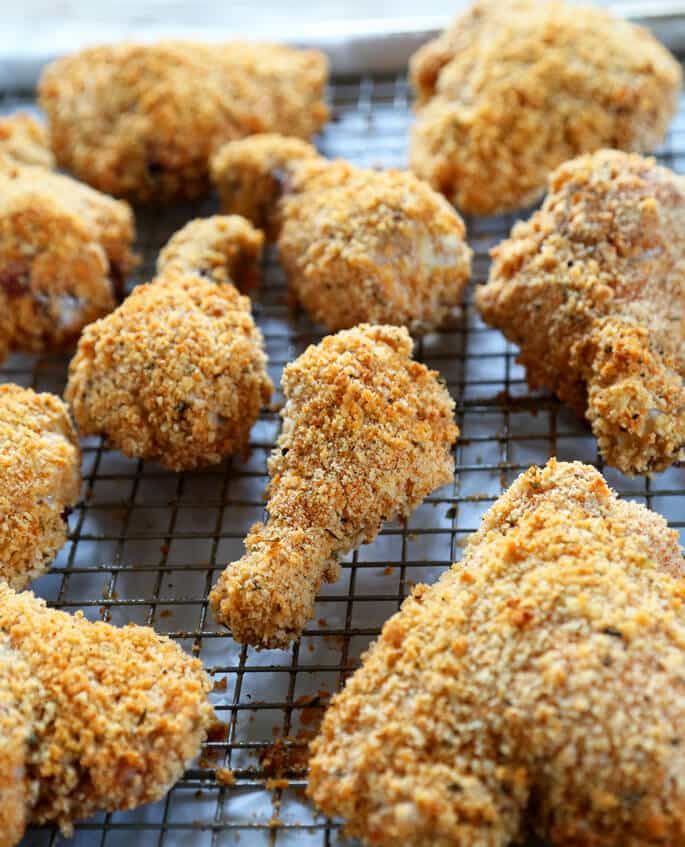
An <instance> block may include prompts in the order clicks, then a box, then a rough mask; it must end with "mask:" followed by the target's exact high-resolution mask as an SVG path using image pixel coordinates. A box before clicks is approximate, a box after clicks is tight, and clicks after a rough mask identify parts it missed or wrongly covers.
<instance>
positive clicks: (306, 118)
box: [39, 41, 328, 202]
mask: <svg viewBox="0 0 685 847" xmlns="http://www.w3.org/2000/svg"><path fill="white" fill-rule="evenodd" d="M327 75H328V68H327V61H326V58H325V56H324V55H323V53H320V52H319V51H317V50H295V49H292V48H289V47H281V46H278V45H275V44H257V43H240V42H233V43H226V44H201V43H192V42H183V41H161V42H159V43H157V44H150V45H142V44H115V45H105V46H100V47H95V48H91V49H87V50H82V51H80V52H78V53H75V54H73V55H71V56H66V57H64V58H61V59H58V60H57V61H56V62H53V63H52V64H51V65H50V66H49V67H48V68H47V69H46V71H45V72H44V73H43V77H42V79H41V82H40V87H39V92H40V104H41V106H42V108H43V109H44V110H45V112H46V114H47V116H48V121H49V127H50V138H51V142H52V146H53V150H54V152H55V155H56V156H57V160H58V162H59V164H60V165H62V166H63V167H65V168H67V169H69V170H71V171H73V172H74V173H75V174H76V176H78V177H79V179H83V180H84V181H85V182H88V183H90V184H91V185H93V186H95V187H96V188H99V189H100V190H101V191H106V192H107V193H108V194H114V195H116V196H121V197H127V198H129V199H133V200H136V201H144V202H145V201H149V200H152V199H158V200H160V199H161V200H172V199H175V198H178V197H191V198H192V197H197V196H199V195H201V194H204V193H205V192H206V191H207V189H208V188H209V179H208V161H209V157H210V155H211V153H212V152H213V151H214V150H215V149H216V148H217V147H218V146H219V145H221V144H223V143H224V142H226V141H229V140H231V139H235V138H242V137H243V136H245V135H249V134H251V133H255V132H282V133H284V134H287V135H293V136H297V137H300V138H309V137H310V136H312V135H313V134H314V133H315V132H316V131H317V130H318V129H319V128H320V127H321V126H322V125H323V124H324V123H325V122H326V120H327V118H328V109H327V108H326V106H325V104H324V102H323V100H322V97H323V93H324V88H325V86H326V81H327Z"/></svg>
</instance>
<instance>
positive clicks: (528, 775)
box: [309, 460, 685, 847]
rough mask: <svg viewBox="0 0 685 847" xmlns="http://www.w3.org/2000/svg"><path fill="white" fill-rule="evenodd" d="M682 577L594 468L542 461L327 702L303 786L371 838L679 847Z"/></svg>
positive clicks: (682, 807)
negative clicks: (528, 838)
mask: <svg viewBox="0 0 685 847" xmlns="http://www.w3.org/2000/svg"><path fill="white" fill-rule="evenodd" d="M684 573H685V569H684V563H683V557H682V553H681V551H680V550H679V547H678V541H677V533H675V532H674V531H672V530H669V529H668V527H667V526H666V522H665V521H664V520H663V518H661V517H660V516H659V515H656V514H654V513H652V512H650V511H648V510H647V509H645V508H644V507H643V506H640V505H638V504H636V503H628V502H621V501H619V500H617V498H616V495H615V494H614V492H612V491H611V490H610V489H609V488H608V487H607V485H606V483H605V482H604V480H603V479H602V477H601V476H600V474H599V473H598V472H597V471H596V470H594V468H591V467H589V466H587V465H582V464H580V463H578V462H575V463H571V464H564V463H558V464H557V463H556V461H554V460H552V461H551V462H550V463H549V464H548V465H547V467H546V468H544V469H539V468H531V469H530V470H529V471H527V472H526V473H525V474H523V475H522V476H520V477H519V479H518V480H517V481H516V482H515V483H514V484H513V485H512V487H511V488H510V489H509V491H508V492H507V493H506V494H505V495H504V496H503V497H501V498H500V500H499V501H498V502H497V503H496V504H495V505H494V506H493V507H492V509H491V510H490V511H489V512H488V513H487V514H486V516H485V518H484V520H483V523H482V526H481V528H480V531H479V532H478V533H476V535H475V536H474V537H473V539H472V540H471V542H470V543H469V546H468V547H467V549H466V551H465V554H464V558H463V559H462V561H461V562H459V563H458V564H455V565H454V566H453V567H452V568H451V570H449V571H448V572H447V573H446V574H444V575H443V576H442V577H441V579H440V580H438V582H437V583H436V584H435V585H434V586H433V587H431V588H428V587H427V586H419V587H418V588H416V589H415V590H414V593H413V596H412V597H410V598H409V599H408V600H406V601H405V603H404V604H403V606H402V610H401V611H400V612H399V613H398V614H396V615H395V616H393V617H392V618H391V619H390V620H389V621H388V622H387V623H386V624H385V626H384V627H383V631H382V633H381V636H380V639H379V640H378V641H377V642H376V643H375V644H374V645H373V646H372V647H371V649H370V650H369V651H368V652H367V653H366V655H365V656H364V657H363V664H362V667H361V669H360V670H359V671H357V673H356V674H355V675H354V676H353V677H352V678H351V679H350V680H349V681H348V682H347V685H346V687H345V689H344V690H343V691H342V692H341V693H340V694H338V695H337V696H336V697H335V698H334V699H333V701H332V703H331V706H330V708H329V710H328V713H327V714H326V716H325V718H324V722H323V725H322V729H321V734H320V735H319V737H318V738H317V739H316V740H315V741H314V743H313V746H312V750H313V758H312V759H311V761H310V783H309V793H310V796H311V797H312V799H313V800H314V802H315V803H316V805H317V806H318V807H319V809H321V810H322V811H323V812H324V813H326V814H329V815H340V816H342V817H343V818H344V819H345V820H346V821H347V822H348V826H349V831H350V832H351V833H352V834H355V835H359V836H361V837H362V838H363V839H365V841H366V842H367V843H369V844H375V845H393V847H394V845H397V844H402V845H404V847H456V845H461V847H472V845H476V844H477V845H479V847H506V845H508V844H510V843H511V842H513V841H516V842H519V840H520V839H521V838H522V836H523V835H524V833H525V826H526V824H527V823H528V824H531V825H532V827H533V829H534V830H535V831H536V832H537V834H538V835H539V836H540V837H542V838H543V839H545V840H546V841H549V842H551V843H553V844H555V845H557V847H616V845H619V844H620V845H621V847H651V846H652V845H657V844H662V845H676V844H682V843H683V841H684V839H685V780H683V773H685V754H684V750H685V738H683V725H684V724H685V694H684V692H683V678H684V674H685V606H684V605H683V603H684V600H685V589H684V587H683V586H684V583H683V579H682V576H683V574H684Z"/></svg>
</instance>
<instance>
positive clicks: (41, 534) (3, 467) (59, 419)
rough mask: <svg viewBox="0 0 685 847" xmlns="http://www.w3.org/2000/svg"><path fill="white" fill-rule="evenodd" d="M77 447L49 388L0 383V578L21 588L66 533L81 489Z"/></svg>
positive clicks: (63, 411) (47, 560)
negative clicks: (36, 390) (45, 391)
mask: <svg viewBox="0 0 685 847" xmlns="http://www.w3.org/2000/svg"><path fill="white" fill-rule="evenodd" d="M80 463H81V453H80V450H79V446H78V441H77V438H76V433H75V432H74V428H73V426H72V424H71V421H70V419H69V413H68V411H67V408H66V406H65V405H64V403H62V401H61V400H60V399H59V398H58V397H55V396H54V395H52V394H35V393H34V392H33V391H31V389H28V388H20V387H19V386H18V385H11V384H5V385H0V479H1V480H2V485H0V579H2V580H6V581H7V582H8V583H9V584H10V585H11V586H12V587H13V588H18V589H19V588H24V587H25V586H26V585H27V584H28V583H29V582H30V581H31V580H32V579H35V578H36V577H38V576H40V575H41V574H42V573H44V571H45V570H47V568H48V567H49V565H50V563H51V562H52V560H53V559H54V557H55V554H56V553H57V551H58V550H59V549H60V547H62V545H63V544H64V542H65V541H66V539H67V520H66V517H67V514H68V511H69V509H70V508H71V507H72V506H73V505H74V504H75V503H76V501H77V500H78V498H79V494H80V491H81V473H80Z"/></svg>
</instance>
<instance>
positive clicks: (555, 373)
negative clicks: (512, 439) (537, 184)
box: [476, 150, 685, 473]
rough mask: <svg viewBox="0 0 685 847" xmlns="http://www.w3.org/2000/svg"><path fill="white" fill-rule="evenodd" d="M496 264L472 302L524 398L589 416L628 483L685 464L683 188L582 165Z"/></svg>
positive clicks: (598, 159)
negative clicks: (541, 397) (519, 373)
mask: <svg viewBox="0 0 685 847" xmlns="http://www.w3.org/2000/svg"><path fill="white" fill-rule="evenodd" d="M492 256H493V259H494V262H493V265H492V269H491V272H490V278H489V281H488V283H487V285H485V286H483V287H481V288H479V289H478V290H477V293H476V302H477V304H478V307H479V309H480V311H481V314H482V316H483V319H484V320H485V321H486V322H487V323H489V324H491V325H492V326H495V327H497V328H498V329H501V330H502V332H503V333H504V334H505V335H506V336H507V338H509V339H510V340H511V341H513V342H514V343H515V344H517V345H518V346H519V347H520V350H521V353H520V357H519V361H521V362H522V363H523V364H524V365H525V366H526V372H527V379H528V382H529V384H530V385H531V387H535V386H538V385H545V386H547V387H548V388H549V389H551V390H552V391H554V392H555V393H556V394H557V395H558V396H559V397H560V399H562V400H563V401H564V402H566V403H568V404H569V405H570V406H572V407H573V408H574V409H575V410H576V411H577V412H578V414H581V415H585V417H586V418H587V419H588V421H589V422H590V423H591V425H592V429H593V432H594V433H595V435H596V436H597V439H598V444H599V449H600V452H601V453H602V456H603V457H604V459H605V460H606V462H608V463H609V464H611V465H614V466H615V467H617V468H620V469H621V470H622V471H624V472H625V473H644V472H647V471H654V470H661V469H663V468H666V467H668V466H669V465H670V464H672V463H673V462H674V461H676V460H677V459H680V458H683V456H684V455H685V387H684V386H683V377H684V376H685V275H684V272H683V268H684V266H685V180H683V178H682V177H679V176H676V175H675V174H674V173H672V172H671V171H669V170H667V169H666V168H662V167H659V166H657V165H656V164H655V162H654V160H653V159H645V158H642V157H640V156H637V155H630V154H626V153H619V152H616V151H609V150H604V151H599V152H598V153H595V154H593V155H588V156H581V157H580V158H578V159H575V160H573V161H572V162H568V163H566V164H565V165H562V167H560V168H559V169H558V170H557V171H555V173H554V174H552V176H551V178H550V184H549V194H548V195H547V198H546V200H545V202H544V205H543V206H542V208H541V209H540V211H538V212H537V213H536V214H534V215H533V217H532V218H531V219H530V220H529V221H526V222H523V223H518V224H516V226H515V227H514V229H513V230H512V233H511V237H510V238H509V240H508V241H504V242H502V243H501V244H499V245H498V246H497V247H496V248H495V249H494V250H493V251H492Z"/></svg>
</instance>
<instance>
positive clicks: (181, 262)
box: [157, 215, 264, 290]
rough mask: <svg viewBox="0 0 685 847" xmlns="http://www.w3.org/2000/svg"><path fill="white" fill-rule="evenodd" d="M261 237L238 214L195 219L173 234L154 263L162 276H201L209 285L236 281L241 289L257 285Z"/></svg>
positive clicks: (257, 231)
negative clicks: (209, 282) (208, 281)
mask: <svg viewBox="0 0 685 847" xmlns="http://www.w3.org/2000/svg"><path fill="white" fill-rule="evenodd" d="M263 246H264V235H263V234H262V233H261V232H260V231H259V230H257V229H255V228H254V227H253V226H252V225H251V224H250V223H249V221H247V220H245V218H243V217H241V216H240V215H214V216H213V217H210V218H197V219H196V220H194V221H191V222H190V223H189V224H186V226H184V227H183V229H180V230H179V231H178V232H177V233H176V234H175V235H173V236H172V237H171V238H170V239H169V242H168V244H167V245H166V246H165V247H164V248H163V249H162V251H161V252H160V254H159V258H158V260H157V273H158V274H160V275H164V276H169V275H171V274H179V275H181V276H184V275H185V276H187V275H189V274H190V275H193V276H201V277H203V278H204V279H208V280H210V281H212V282H217V283H226V282H232V281H233V280H236V281H238V283H239V284H240V287H241V288H242V289H243V290H247V289H250V288H253V287H254V286H255V285H256V284H257V283H258V282H259V276H260V274H259V261H260V259H261V256H262V248H263Z"/></svg>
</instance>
